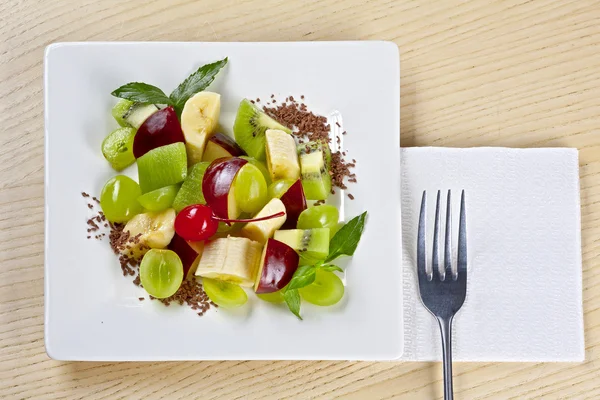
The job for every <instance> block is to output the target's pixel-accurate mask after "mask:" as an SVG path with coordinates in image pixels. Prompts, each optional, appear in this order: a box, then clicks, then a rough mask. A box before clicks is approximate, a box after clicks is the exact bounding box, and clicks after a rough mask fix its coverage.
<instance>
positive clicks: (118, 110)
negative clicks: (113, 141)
mask: <svg viewBox="0 0 600 400" xmlns="http://www.w3.org/2000/svg"><path fill="white" fill-rule="evenodd" d="M157 111H158V107H156V106H155V105H154V104H148V103H134V102H133V101H130V100H125V99H121V100H119V102H118V103H117V104H115V106H114V107H113V109H112V115H113V117H114V118H115V120H116V121H117V122H118V123H119V125H121V126H132V127H134V128H135V129H137V128H139V127H140V126H141V125H142V124H143V123H144V121H145V120H146V119H147V118H148V117H149V116H151V115H152V114H154V113H155V112H157Z"/></svg>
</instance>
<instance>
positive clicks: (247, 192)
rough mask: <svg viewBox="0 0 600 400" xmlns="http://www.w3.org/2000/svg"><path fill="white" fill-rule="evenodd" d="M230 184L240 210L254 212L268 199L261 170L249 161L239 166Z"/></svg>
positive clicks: (265, 183)
mask: <svg viewBox="0 0 600 400" xmlns="http://www.w3.org/2000/svg"><path fill="white" fill-rule="evenodd" d="M232 185H233V187H234V193H235V201H236V203H237V206H238V208H239V209H240V210H241V211H242V212H245V213H248V214H255V213H257V212H258V211H259V210H260V209H261V208H263V207H264V205H265V204H266V203H267V201H268V197H267V182H265V178H264V177H263V175H262V172H260V170H259V169H258V168H257V167H255V166H254V165H252V164H250V163H247V164H245V165H244V166H243V167H242V168H240V170H239V171H238V173H237V175H236V176H235V179H234V181H233V183H232Z"/></svg>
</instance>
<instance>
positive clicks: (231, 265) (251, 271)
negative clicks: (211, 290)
mask: <svg viewBox="0 0 600 400" xmlns="http://www.w3.org/2000/svg"><path fill="white" fill-rule="evenodd" d="M261 252H262V246H261V245H260V243H258V242H254V241H252V240H250V239H246V238H241V237H228V238H223V239H216V240H209V241H207V242H206V243H205V244H204V251H203V253H202V257H201V258H200V264H199V265H198V269H197V270H196V275H197V276H202V277H205V278H212V279H220V280H224V281H229V282H233V283H236V284H239V285H241V286H246V287H252V286H254V280H255V277H256V271H257V269H258V264H259V262H260V256H261Z"/></svg>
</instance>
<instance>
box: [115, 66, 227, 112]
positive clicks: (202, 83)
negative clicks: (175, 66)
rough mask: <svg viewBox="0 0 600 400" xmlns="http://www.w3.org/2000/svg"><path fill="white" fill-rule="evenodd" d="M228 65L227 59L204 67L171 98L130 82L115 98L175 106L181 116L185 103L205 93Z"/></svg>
mask: <svg viewBox="0 0 600 400" xmlns="http://www.w3.org/2000/svg"><path fill="white" fill-rule="evenodd" d="M225 64H227V57H225V58H224V59H222V60H220V61H216V62H214V63H211V64H206V65H203V66H202V67H200V68H198V70H196V72H194V73H193V74H191V75H190V76H188V77H187V79H186V80H184V81H183V82H181V83H180V84H179V86H177V88H175V90H173V92H172V93H171V95H170V96H167V95H166V94H165V92H163V91H162V90H161V89H160V88H158V87H156V86H154V85H150V84H148V83H144V82H130V83H126V84H125V85H123V86H121V87H119V88H117V89H115V90H113V92H112V93H111V94H112V95H113V96H115V97H119V98H121V99H127V100H131V101H135V102H138V103H152V104H165V105H169V106H173V107H174V108H175V111H177V115H181V111H182V110H183V106H184V105H185V102H186V101H188V99H189V98H190V97H192V96H193V95H194V94H196V93H198V92H201V91H203V90H204V89H206V88H207V87H208V85H210V84H211V83H212V81H214V80H215V77H216V76H217V74H218V73H219V71H220V70H221V69H222V68H223V67H224V66H225Z"/></svg>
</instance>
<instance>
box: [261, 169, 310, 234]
mask: <svg viewBox="0 0 600 400" xmlns="http://www.w3.org/2000/svg"><path fill="white" fill-rule="evenodd" d="M269 197H272V198H280V199H281V201H282V202H283V205H285V210H286V213H287V218H286V220H285V224H283V228H284V229H294V228H296V223H297V221H298V216H299V215H300V214H301V213H302V211H304V210H306V197H304V189H303V188H302V183H301V182H300V180H299V179H298V180H297V181H295V182H294V181H292V180H289V179H285V180H280V181H275V182H273V183H272V184H271V186H269Z"/></svg>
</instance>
